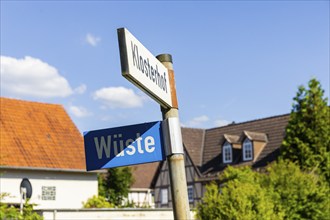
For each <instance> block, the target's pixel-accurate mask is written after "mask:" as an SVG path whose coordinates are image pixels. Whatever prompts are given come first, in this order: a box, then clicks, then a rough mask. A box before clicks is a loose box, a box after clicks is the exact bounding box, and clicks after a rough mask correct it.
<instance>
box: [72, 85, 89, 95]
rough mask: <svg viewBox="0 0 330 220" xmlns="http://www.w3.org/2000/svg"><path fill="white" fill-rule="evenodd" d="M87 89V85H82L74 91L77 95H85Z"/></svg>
mask: <svg viewBox="0 0 330 220" xmlns="http://www.w3.org/2000/svg"><path fill="white" fill-rule="evenodd" d="M86 89H87V86H86V85H85V84H81V85H80V86H78V87H77V88H75V89H74V92H75V93H77V94H84V93H85V91H86Z"/></svg>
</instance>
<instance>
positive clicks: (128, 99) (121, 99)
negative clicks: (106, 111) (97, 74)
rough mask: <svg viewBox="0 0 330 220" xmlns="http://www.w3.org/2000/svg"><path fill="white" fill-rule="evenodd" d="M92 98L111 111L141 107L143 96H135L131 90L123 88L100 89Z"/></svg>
mask: <svg viewBox="0 0 330 220" xmlns="http://www.w3.org/2000/svg"><path fill="white" fill-rule="evenodd" d="M93 98H94V100H99V101H101V102H102V103H103V104H104V105H105V106H107V107H108V108H111V109H115V108H137V107H142V106H143V101H144V98H143V96H140V95H137V94H135V93H134V91H133V90H132V89H127V88H124V87H107V88H101V89H99V90H97V91H96V92H95V93H94V94H93Z"/></svg>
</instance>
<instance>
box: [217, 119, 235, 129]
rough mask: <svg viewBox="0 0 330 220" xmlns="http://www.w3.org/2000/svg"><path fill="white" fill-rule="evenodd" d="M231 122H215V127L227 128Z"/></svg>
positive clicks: (221, 120) (219, 120) (220, 120)
mask: <svg viewBox="0 0 330 220" xmlns="http://www.w3.org/2000/svg"><path fill="white" fill-rule="evenodd" d="M230 123H231V122H230V121H227V120H223V119H218V120H215V121H214V125H215V126H216V127H222V126H226V125H228V124H230Z"/></svg>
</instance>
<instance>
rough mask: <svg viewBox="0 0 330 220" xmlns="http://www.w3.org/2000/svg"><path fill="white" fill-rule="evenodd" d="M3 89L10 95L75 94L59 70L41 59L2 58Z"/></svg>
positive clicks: (63, 95) (44, 96) (65, 95)
mask: <svg viewBox="0 0 330 220" xmlns="http://www.w3.org/2000/svg"><path fill="white" fill-rule="evenodd" d="M0 64H1V65H0V66H1V71H0V74H1V88H2V89H3V90H4V91H6V92H8V93H10V95H14V96H15V95H16V96H17V95H18V96H21V95H24V96H33V97H43V98H50V97H67V96H69V95H71V94H72V93H73V91H72V89H71V87H70V85H69V83H68V81H67V80H66V79H65V78H64V77H63V76H61V75H60V74H59V72H58V70H57V69H56V68H55V67H53V66H51V65H49V64H47V63H45V62H43V61H41V60H40V59H37V58H33V57H30V56H26V57H24V58H23V59H16V58H13V57H7V56H1V61H0Z"/></svg>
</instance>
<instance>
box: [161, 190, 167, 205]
mask: <svg viewBox="0 0 330 220" xmlns="http://www.w3.org/2000/svg"><path fill="white" fill-rule="evenodd" d="M160 203H161V204H167V203H168V192H167V189H161V190H160Z"/></svg>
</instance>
